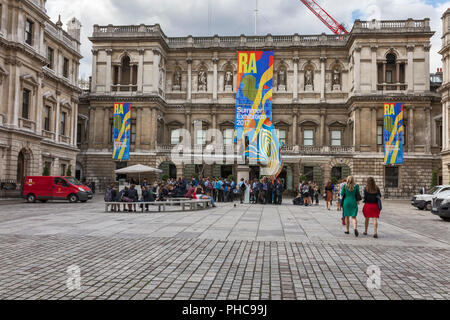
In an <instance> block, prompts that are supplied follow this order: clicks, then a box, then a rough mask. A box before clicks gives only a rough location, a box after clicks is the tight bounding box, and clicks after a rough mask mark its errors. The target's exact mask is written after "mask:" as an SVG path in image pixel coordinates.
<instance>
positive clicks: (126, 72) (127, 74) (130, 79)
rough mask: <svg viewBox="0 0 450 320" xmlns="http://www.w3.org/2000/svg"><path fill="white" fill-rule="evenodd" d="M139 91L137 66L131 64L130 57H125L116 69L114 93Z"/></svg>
mask: <svg viewBox="0 0 450 320" xmlns="http://www.w3.org/2000/svg"><path fill="white" fill-rule="evenodd" d="M136 90H137V65H133V64H132V63H131V59H130V57H129V56H128V55H125V56H123V58H122V60H121V61H120V65H118V66H115V67H114V78H113V91H136Z"/></svg>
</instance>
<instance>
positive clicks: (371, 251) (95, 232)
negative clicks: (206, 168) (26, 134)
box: [0, 199, 450, 299]
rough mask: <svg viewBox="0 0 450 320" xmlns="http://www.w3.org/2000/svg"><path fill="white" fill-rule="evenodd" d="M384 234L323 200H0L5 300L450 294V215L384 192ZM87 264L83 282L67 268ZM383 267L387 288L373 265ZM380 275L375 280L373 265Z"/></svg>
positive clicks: (0, 292)
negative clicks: (130, 203) (348, 221)
mask: <svg viewBox="0 0 450 320" xmlns="http://www.w3.org/2000/svg"><path fill="white" fill-rule="evenodd" d="M383 206H384V210H383V213H382V217H381V220H380V226H379V237H380V238H379V239H374V238H372V237H371V236H370V234H371V233H372V231H371V229H369V233H370V234H369V236H364V235H362V231H363V225H362V223H363V218H362V217H361V216H362V215H361V214H360V216H359V223H360V226H359V231H360V236H359V237H358V238H356V237H355V236H354V235H352V234H350V235H345V234H344V232H343V226H342V225H340V220H339V218H340V214H339V212H337V211H335V210H331V211H328V210H325V208H324V207H323V205H322V204H321V205H320V206H318V207H315V206H313V207H307V208H305V207H298V206H292V205H291V204H290V202H287V203H286V204H284V205H282V206H273V205H267V206H263V205H240V204H237V205H236V207H233V205H231V204H219V205H218V208H216V209H212V210H206V211H197V212H166V213H157V212H152V213H144V214H141V213H121V214H117V213H104V212H103V205H102V203H101V201H99V199H97V200H96V201H94V202H88V203H85V204H77V205H71V204H67V203H46V204H41V203H36V204H24V203H20V204H10V203H8V204H2V205H0V261H1V264H0V298H1V299H449V298H450V223H447V222H444V221H442V220H440V219H439V218H438V217H436V216H434V215H431V213H429V212H426V211H419V210H416V209H414V208H412V207H411V206H410V205H409V203H408V202H405V201H385V203H384V204H383ZM71 266H77V267H78V268H79V270H80V272H81V277H80V279H81V287H80V288H79V289H75V290H70V289H73V287H71V286H70V284H71V282H69V286H68V280H70V279H71V278H72V276H73V275H72V274H70V273H68V268H69V267H71ZM370 266H376V267H377V268H379V270H380V271H381V282H380V283H376V282H375V284H379V285H380V287H379V289H377V288H373V287H374V285H372V284H373V282H371V281H369V287H370V288H368V286H367V284H368V283H367V280H368V277H369V276H368V274H367V271H368V268H369V267H370ZM370 278H371V279H372V278H374V275H371V276H370Z"/></svg>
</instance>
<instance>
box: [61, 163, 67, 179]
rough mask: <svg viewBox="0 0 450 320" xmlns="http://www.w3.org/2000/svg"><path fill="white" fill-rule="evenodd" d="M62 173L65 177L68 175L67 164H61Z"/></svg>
mask: <svg viewBox="0 0 450 320" xmlns="http://www.w3.org/2000/svg"><path fill="white" fill-rule="evenodd" d="M61 175H62V176H63V177H64V176H65V175H66V165H65V164H61Z"/></svg>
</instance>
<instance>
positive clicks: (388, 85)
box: [377, 83, 408, 91]
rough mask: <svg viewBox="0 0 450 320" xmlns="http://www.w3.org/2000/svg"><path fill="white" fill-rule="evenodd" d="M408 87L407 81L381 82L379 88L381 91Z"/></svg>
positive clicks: (399, 89) (400, 89)
mask: <svg viewBox="0 0 450 320" xmlns="http://www.w3.org/2000/svg"><path fill="white" fill-rule="evenodd" d="M407 88H408V85H407V84H406V83H379V84H377V89H378V90H379V91H404V90H406V89H407Z"/></svg>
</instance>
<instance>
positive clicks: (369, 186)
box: [363, 177, 381, 238]
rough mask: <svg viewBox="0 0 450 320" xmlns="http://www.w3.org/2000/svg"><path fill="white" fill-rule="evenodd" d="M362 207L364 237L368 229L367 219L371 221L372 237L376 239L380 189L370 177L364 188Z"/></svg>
mask: <svg viewBox="0 0 450 320" xmlns="http://www.w3.org/2000/svg"><path fill="white" fill-rule="evenodd" d="M363 201H364V207H363V214H364V217H365V218H366V221H365V224H364V225H365V232H364V235H366V236H367V229H368V228H369V219H370V218H372V219H373V228H374V233H373V237H374V238H378V233H377V230H378V218H379V217H380V209H381V208H380V207H379V203H378V202H380V204H381V193H380V189H379V188H378V187H377V185H376V183H375V180H374V179H373V178H372V177H370V178H368V179H367V183H366V187H365V188H364V200H363Z"/></svg>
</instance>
